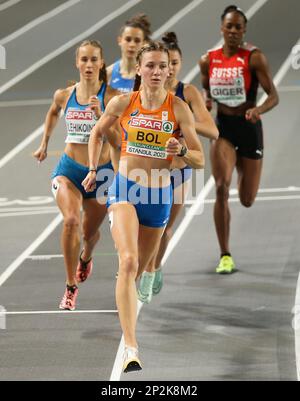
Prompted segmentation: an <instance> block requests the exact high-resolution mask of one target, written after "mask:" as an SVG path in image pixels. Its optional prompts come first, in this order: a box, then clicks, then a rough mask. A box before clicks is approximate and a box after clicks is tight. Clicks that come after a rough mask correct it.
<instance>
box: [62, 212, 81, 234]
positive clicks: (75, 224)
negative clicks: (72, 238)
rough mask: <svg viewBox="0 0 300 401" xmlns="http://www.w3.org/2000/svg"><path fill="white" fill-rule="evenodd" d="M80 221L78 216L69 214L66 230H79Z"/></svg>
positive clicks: (66, 218) (65, 224) (65, 220)
mask: <svg viewBox="0 0 300 401" xmlns="http://www.w3.org/2000/svg"><path fill="white" fill-rule="evenodd" d="M79 224H80V219H79V216H77V215H76V214H69V215H68V216H66V217H65V218H64V228H65V229H67V230H68V231H75V230H78V229H79Z"/></svg>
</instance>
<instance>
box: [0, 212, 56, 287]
mask: <svg viewBox="0 0 300 401" xmlns="http://www.w3.org/2000/svg"><path fill="white" fill-rule="evenodd" d="M62 220H63V218H62V215H61V214H59V215H58V216H56V217H55V219H54V220H53V221H52V222H51V223H50V224H49V225H48V227H46V229H45V230H44V231H43V232H42V233H41V234H40V235H39V236H38V238H37V239H36V240H35V241H33V242H32V244H31V245H29V247H28V248H27V249H25V251H24V252H23V253H21V255H20V256H18V257H17V259H16V260H15V261H14V262H13V263H11V264H10V265H9V266H8V267H7V268H6V269H5V271H4V272H3V273H2V274H1V276H0V287H1V286H2V284H4V283H5V281H6V280H8V279H9V277H10V276H11V275H12V274H13V273H14V272H15V271H16V270H17V269H18V267H19V266H20V265H21V264H22V263H23V262H24V260H25V259H27V258H28V256H29V255H31V254H32V253H33V252H34V251H35V250H36V249H37V248H38V247H39V246H40V245H41V244H42V243H43V242H44V241H45V239H47V238H48V237H49V235H50V234H51V233H52V232H53V231H54V230H55V229H56V227H57V226H58V225H59V224H60V223H61V222H62Z"/></svg>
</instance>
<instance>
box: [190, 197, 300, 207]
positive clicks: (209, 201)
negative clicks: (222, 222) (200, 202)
mask: <svg viewBox="0 0 300 401" xmlns="http://www.w3.org/2000/svg"><path fill="white" fill-rule="evenodd" d="M299 199H300V195H289V196H288V195H287V196H263V197H259V196H258V197H256V198H255V202H270V201H287V200H299ZM215 202H216V200H215V199H205V200H204V204H205V205H209V204H214V203H215ZM228 202H229V203H239V202H240V199H239V198H229V200H228ZM195 203H197V201H193V200H187V201H185V205H194V204H195Z"/></svg>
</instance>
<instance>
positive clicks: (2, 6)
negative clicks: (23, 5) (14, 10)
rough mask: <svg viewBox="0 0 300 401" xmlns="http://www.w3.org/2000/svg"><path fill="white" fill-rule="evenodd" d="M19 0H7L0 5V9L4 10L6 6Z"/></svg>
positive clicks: (12, 4)
mask: <svg viewBox="0 0 300 401" xmlns="http://www.w3.org/2000/svg"><path fill="white" fill-rule="evenodd" d="M20 1H21V0H8V1H6V2H5V3H3V4H1V5H0V11H4V10H6V9H7V8H9V7H11V6H14V5H15V4H18V3H20Z"/></svg>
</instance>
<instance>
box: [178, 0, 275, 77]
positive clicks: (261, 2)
mask: <svg viewBox="0 0 300 401" xmlns="http://www.w3.org/2000/svg"><path fill="white" fill-rule="evenodd" d="M267 1H268V0H258V1H256V3H254V4H253V6H252V7H250V8H249V10H248V11H246V17H247V18H248V20H249V19H251V18H252V17H253V15H254V14H255V13H257V11H258V10H259V9H260V8H261V7H262V6H264V5H265V4H266V3H267ZM222 43H223V39H221V40H219V42H218V43H217V44H216V45H215V46H214V47H219V46H221V44H222ZM197 74H199V65H198V64H196V65H195V66H194V67H193V68H192V69H191V71H190V72H189V73H188V74H187V75H186V76H185V77H184V79H183V80H182V81H183V82H192V81H193V80H194V78H195V77H196V75H197Z"/></svg>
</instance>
